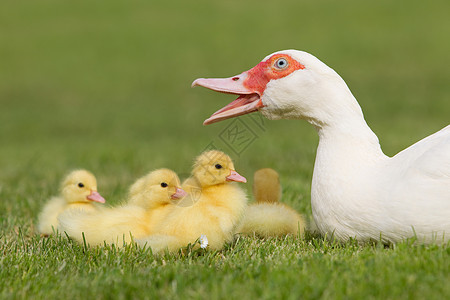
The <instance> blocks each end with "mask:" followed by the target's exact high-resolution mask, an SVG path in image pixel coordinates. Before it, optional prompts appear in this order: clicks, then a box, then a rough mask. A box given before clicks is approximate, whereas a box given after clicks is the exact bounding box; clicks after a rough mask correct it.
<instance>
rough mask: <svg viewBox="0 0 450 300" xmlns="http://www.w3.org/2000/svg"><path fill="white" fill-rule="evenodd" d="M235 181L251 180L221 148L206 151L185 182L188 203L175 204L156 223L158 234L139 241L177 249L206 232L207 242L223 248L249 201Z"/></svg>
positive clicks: (155, 249) (143, 243) (156, 246)
mask: <svg viewBox="0 0 450 300" xmlns="http://www.w3.org/2000/svg"><path fill="white" fill-rule="evenodd" d="M233 181H235V182H246V181H247V180H246V179H245V177H243V176H241V175H239V174H238V173H237V172H236V171H235V170H234V164H233V162H232V160H231V158H230V157H229V156H228V155H226V154H225V153H223V152H221V151H217V150H212V151H207V152H204V153H202V154H201V155H200V156H198V157H197V159H196V161H195V164H194V167H193V170H192V176H191V177H190V178H188V179H187V180H186V181H185V182H184V183H183V189H186V190H187V191H188V195H187V196H186V197H185V198H184V199H183V203H184V204H183V205H178V206H174V207H172V209H171V212H170V213H169V214H168V215H167V217H166V218H165V219H164V220H162V222H161V223H160V224H159V225H158V226H156V228H155V231H156V232H157V234H156V235H152V236H149V237H147V238H145V239H142V240H139V241H138V243H139V244H141V245H145V244H146V245H147V246H150V247H151V248H152V250H153V252H160V251H162V250H164V249H168V250H169V251H176V250H178V249H179V248H181V247H184V246H186V245H188V244H189V243H194V242H195V241H196V240H197V239H199V238H200V237H202V236H203V241H204V243H203V244H202V245H203V246H205V247H206V245H208V246H209V247H210V248H211V249H215V250H217V249H221V248H222V247H223V245H224V243H225V242H228V241H230V240H231V239H232V237H233V233H234V230H235V227H236V225H237V224H238V223H239V221H240V219H241V216H242V214H243V212H244V210H245V207H246V204H247V196H246V194H245V192H244V191H243V190H242V189H241V188H240V187H239V186H238V185H237V184H235V183H233ZM186 204H189V205H186ZM206 240H207V241H208V242H207V243H206Z"/></svg>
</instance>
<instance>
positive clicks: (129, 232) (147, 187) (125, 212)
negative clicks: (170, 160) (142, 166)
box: [59, 169, 186, 246]
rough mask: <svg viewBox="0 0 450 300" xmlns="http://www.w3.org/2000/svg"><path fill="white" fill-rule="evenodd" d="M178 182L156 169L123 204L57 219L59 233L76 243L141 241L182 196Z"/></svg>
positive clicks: (173, 177)
mask: <svg viewBox="0 0 450 300" xmlns="http://www.w3.org/2000/svg"><path fill="white" fill-rule="evenodd" d="M179 186H180V181H179V179H178V176H177V174H176V173H175V172H173V171H171V170H168V169H159V170H156V171H153V172H150V173H149V174H147V175H146V176H144V177H142V178H140V179H138V180H137V181H136V182H135V183H134V184H133V185H132V186H131V188H130V192H129V199H128V202H127V203H126V204H125V205H122V206H118V207H112V208H105V209H104V210H102V211H99V212H96V213H91V214H86V213H84V212H81V211H70V212H67V213H64V214H62V215H61V216H60V217H59V224H60V226H59V230H61V231H64V232H66V233H67V234H68V235H69V236H70V237H72V238H74V239H75V240H77V241H79V242H83V234H84V239H85V241H86V242H87V243H88V244H90V245H99V244H103V243H105V242H106V243H115V244H116V245H118V246H123V244H124V243H130V242H131V241H132V238H142V237H145V236H148V235H150V234H152V233H153V228H154V227H155V226H156V224H159V223H160V222H161V221H162V220H163V219H164V217H165V215H166V214H167V213H168V211H169V208H170V207H171V206H173V205H174V203H173V202H172V201H174V200H176V199H179V198H181V197H184V196H185V195H186V193H185V192H184V190H183V189H181V188H179Z"/></svg>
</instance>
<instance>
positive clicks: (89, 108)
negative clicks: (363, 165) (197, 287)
mask: <svg viewBox="0 0 450 300" xmlns="http://www.w3.org/2000/svg"><path fill="white" fill-rule="evenodd" d="M449 11H450V2H449V1H446V0H445V1H444V0H440V1H387V0H383V1H376V2H370V1H324V0H319V1H293V0H292V1H290V0H286V1H253V0H252V1H236V0H231V1H206V0H200V1H198V0H196V1H179V0H178V1H138V0H132V1H118V0H110V1H98V0H94V1H93V0H89V1H87V0H78V1H61V0H41V1H17V0H15V1H13V0H3V1H2V2H1V4H0V197H1V202H0V217H1V218H2V220H3V221H5V220H9V221H6V222H3V224H4V225H5V224H6V225H5V226H10V225H11V224H13V223H14V224H18V225H26V226H28V225H29V226H32V223H33V219H34V218H35V216H36V215H37V213H38V211H39V209H40V207H41V205H42V204H43V202H44V201H45V200H46V199H48V197H50V196H51V195H54V194H56V193H57V192H58V187H59V182H60V180H61V178H62V177H63V176H64V175H65V174H66V173H67V172H68V171H69V170H71V169H74V168H87V169H89V170H91V171H93V172H94V173H95V174H96V175H97V177H98V181H99V190H100V192H101V193H102V194H103V195H104V197H105V198H106V199H107V201H109V202H110V203H112V204H114V203H117V202H118V201H120V200H121V199H122V198H123V197H124V196H125V194H126V190H127V187H128V186H129V185H130V184H131V183H132V182H133V181H134V180H135V179H136V178H138V177H139V176H141V175H143V174H145V173H146V172H148V171H150V170H152V169H154V168H159V167H169V168H172V169H174V170H175V171H177V172H179V173H180V174H181V175H182V176H186V175H187V174H188V173H189V171H190V167H191V164H192V160H193V158H194V157H195V156H196V155H198V154H199V153H200V152H201V151H202V150H203V149H205V148H206V147H208V145H210V144H211V143H213V145H215V146H216V147H218V148H221V149H222V150H224V151H225V152H227V153H229V154H231V156H232V157H233V158H234V159H235V164H236V168H237V170H238V171H239V172H240V173H242V174H243V175H245V176H247V177H248V178H249V179H251V178H252V175H253V172H254V171H255V170H256V169H258V168H261V167H272V168H275V169H277V170H278V171H279V172H280V173H281V179H282V184H283V186H284V200H285V201H286V202H287V203H290V204H292V205H293V206H294V207H295V208H297V209H299V210H300V211H302V212H303V213H305V214H306V215H310V214H311V212H310V204H309V200H310V195H309V193H310V183H311V176H312V169H313V163H314V155H315V150H316V146H317V141H318V138H317V134H316V132H315V131H314V129H313V128H312V126H310V125H309V124H307V123H306V122H302V121H285V120H282V121H268V120H262V119H261V120H262V121H261V120H260V122H261V123H258V124H257V123H256V122H254V119H250V116H246V117H243V118H242V119H241V120H242V121H243V122H244V123H245V124H247V125H248V126H249V127H250V128H251V130H252V132H253V133H254V134H255V135H256V136H257V138H255V139H254V141H253V142H252V143H250V144H249V145H248V147H246V149H244V150H243V151H240V153H235V152H233V151H232V149H229V148H228V146H227V145H226V144H225V143H224V141H223V139H221V138H220V135H221V133H223V132H224V130H227V128H228V127H227V126H230V124H231V122H233V120H228V121H225V122H221V123H218V124H214V125H211V126H207V127H205V126H202V122H203V120H204V119H206V118H207V117H208V116H209V115H210V114H212V113H213V112H214V111H215V110H217V109H219V108H220V107H222V106H224V105H225V104H226V103H228V102H230V101H231V100H233V97H230V96H227V95H221V94H216V93H213V92H211V91H208V90H206V89H202V88H196V89H191V88H190V84H191V82H192V81H193V80H194V79H196V78H197V77H228V76H232V75H235V74H238V73H241V72H242V71H244V70H247V69H249V68H251V67H252V66H254V65H255V64H257V63H258V62H259V61H260V60H261V59H262V58H263V57H265V56H266V55H268V54H270V53H271V52H274V51H277V50H282V49H289V48H294V49H300V50H305V51H308V52H310V53H312V54H314V55H316V56H317V57H318V58H319V59H321V60H323V61H324V62H325V63H327V64H328V65H329V66H331V67H332V68H334V69H335V70H336V71H337V72H338V73H339V74H340V75H341V76H342V77H343V78H344V79H345V80H346V82H347V83H348V85H349V87H350V89H351V90H352V91H353V93H354V94H355V96H356V98H357V99H358V100H359V102H360V104H361V106H362V108H363V111H364V113H365V116H366V119H367V121H368V123H369V125H370V126H371V127H372V129H373V130H374V131H375V133H376V134H377V135H378V136H379V137H380V142H381V144H382V148H383V149H384V151H385V153H386V154H388V155H394V154H395V153H397V152H398V151H400V150H402V149H403V148H405V147H407V146H409V145H410V144H412V143H414V142H416V141H418V140H419V139H421V138H423V137H425V136H427V135H428V134H431V133H433V132H435V131H437V130H439V129H441V128H442V127H444V126H445V125H447V124H448V123H449V115H450V101H449V99H450V85H449V84H448V82H449V79H450V69H449V66H450V55H449V53H450V39H449V37H450V18H449V17H448V13H449ZM255 116H257V115H255ZM252 117H254V116H252ZM247 188H248V189H249V191H250V190H251V180H250V182H249V184H247ZM11 218H14V222H12V219H11Z"/></svg>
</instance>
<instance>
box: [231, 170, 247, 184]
mask: <svg viewBox="0 0 450 300" xmlns="http://www.w3.org/2000/svg"><path fill="white" fill-rule="evenodd" d="M226 179H227V181H237V182H243V183H246V182H247V179H246V178H245V177H244V176H242V175H240V174H239V173H238V172H236V171H235V170H231V172H230V175H228V176H227V178H226Z"/></svg>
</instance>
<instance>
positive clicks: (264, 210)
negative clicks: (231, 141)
mask: <svg viewBox="0 0 450 300" xmlns="http://www.w3.org/2000/svg"><path fill="white" fill-rule="evenodd" d="M253 196H254V197H255V200H256V203H254V204H251V205H249V206H248V208H247V210H246V212H245V216H244V218H243V220H242V223H241V224H240V227H239V228H238V232H239V233H244V234H256V235H258V236H261V237H281V236H285V235H288V234H291V235H294V236H299V235H303V233H304V231H305V224H306V222H305V220H304V218H303V216H302V215H300V214H299V213H298V212H297V211H296V210H295V209H293V208H292V207H290V206H288V205H286V204H284V203H281V202H280V199H281V185H280V178H279V176H278V173H277V172H276V171H275V170H273V169H270V168H265V169H260V170H258V171H256V172H255V174H254V181H253Z"/></svg>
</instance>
